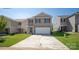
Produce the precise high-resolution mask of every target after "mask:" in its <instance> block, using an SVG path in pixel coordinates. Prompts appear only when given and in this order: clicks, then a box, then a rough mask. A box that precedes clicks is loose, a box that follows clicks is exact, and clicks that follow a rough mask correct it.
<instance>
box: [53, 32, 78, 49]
mask: <svg viewBox="0 0 79 59" xmlns="http://www.w3.org/2000/svg"><path fill="white" fill-rule="evenodd" d="M64 34H66V36H65V37H64ZM52 35H53V36H55V37H56V38H57V39H58V40H60V41H61V42H62V43H64V44H65V45H66V46H68V47H69V48H70V49H73V50H79V33H68V32H67V33H64V32H53V34H52Z"/></svg>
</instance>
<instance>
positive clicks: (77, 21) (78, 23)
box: [75, 14, 79, 32]
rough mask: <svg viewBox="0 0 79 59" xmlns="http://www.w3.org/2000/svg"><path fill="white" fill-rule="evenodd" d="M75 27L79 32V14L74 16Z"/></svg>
mask: <svg viewBox="0 0 79 59" xmlns="http://www.w3.org/2000/svg"><path fill="white" fill-rule="evenodd" d="M75 25H76V27H77V28H76V29H77V32H79V14H76V20H75Z"/></svg>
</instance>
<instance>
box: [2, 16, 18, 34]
mask: <svg viewBox="0 0 79 59" xmlns="http://www.w3.org/2000/svg"><path fill="white" fill-rule="evenodd" d="M1 17H3V18H4V19H5V20H6V22H7V24H6V27H5V29H4V30H3V32H4V33H17V32H18V26H19V22H17V21H15V20H13V19H11V18H9V17H6V16H3V15H0V18H1Z"/></svg>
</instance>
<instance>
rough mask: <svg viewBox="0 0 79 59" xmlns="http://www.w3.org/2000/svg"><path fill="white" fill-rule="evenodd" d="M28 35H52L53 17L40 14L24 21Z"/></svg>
mask: <svg viewBox="0 0 79 59" xmlns="http://www.w3.org/2000/svg"><path fill="white" fill-rule="evenodd" d="M22 24H23V25H24V24H25V27H24V28H25V29H26V31H25V32H27V33H30V34H48V35H49V34H50V33H51V30H52V17H51V16H50V15H48V14H45V13H39V14H37V15H36V16H33V17H31V18H28V19H27V20H24V22H23V23H22Z"/></svg>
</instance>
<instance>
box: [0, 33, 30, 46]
mask: <svg viewBox="0 0 79 59" xmlns="http://www.w3.org/2000/svg"><path fill="white" fill-rule="evenodd" d="M29 36H30V34H14V35H6V36H3V37H4V39H5V40H4V41H3V42H0V47H9V46H11V45H13V44H16V43H18V42H19V41H21V40H23V39H25V38H27V37H29Z"/></svg>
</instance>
